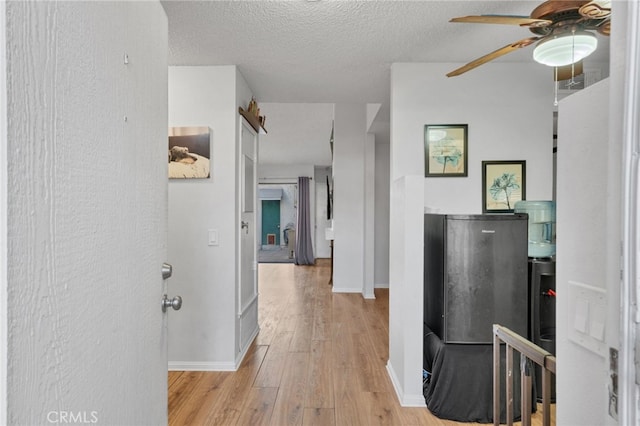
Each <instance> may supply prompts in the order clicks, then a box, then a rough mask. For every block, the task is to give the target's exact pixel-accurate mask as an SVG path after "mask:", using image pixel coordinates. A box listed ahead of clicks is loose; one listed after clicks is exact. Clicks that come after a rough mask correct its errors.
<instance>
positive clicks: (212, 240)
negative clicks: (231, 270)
mask: <svg viewBox="0 0 640 426" xmlns="http://www.w3.org/2000/svg"><path fill="white" fill-rule="evenodd" d="M209 245H210V246H217V245H218V230H217V229H209Z"/></svg>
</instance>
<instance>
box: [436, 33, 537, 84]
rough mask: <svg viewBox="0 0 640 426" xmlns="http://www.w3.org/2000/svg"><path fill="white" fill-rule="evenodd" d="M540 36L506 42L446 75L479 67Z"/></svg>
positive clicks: (451, 75)
mask: <svg viewBox="0 0 640 426" xmlns="http://www.w3.org/2000/svg"><path fill="white" fill-rule="evenodd" d="M542 38H544V37H529V38H525V39H522V40H519V41H516V42H515V43H511V44H507V45H506V46H504V47H501V48H500V49H498V50H494V51H493V52H491V53H489V54H487V55H484V56H482V57H480V58H478V59H476V60H474V61H471V62H469V63H468V64H466V65H465V66H462V67H460V68H458V69H456V70H453V71H451V72H450V73H448V74H447V77H455V76H457V75H460V74H463V73H465V72H467V71H469V70H472V69H474V68H476V67H479V66H480V65H482V64H485V63H487V62H489V61H493V60H494V59H496V58H499V57H500V56H503V55H506V54H507V53H511V52H513V51H514V50H518V49H520V48H522V47H527V46H529V45H530V44H533V43H535V42H536V41H538V40H540V39H542Z"/></svg>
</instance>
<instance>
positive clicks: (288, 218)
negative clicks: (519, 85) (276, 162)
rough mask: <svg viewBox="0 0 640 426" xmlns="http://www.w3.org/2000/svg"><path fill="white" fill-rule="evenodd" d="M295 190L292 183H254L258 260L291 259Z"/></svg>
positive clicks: (276, 260) (292, 260)
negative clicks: (258, 227)
mask: <svg viewBox="0 0 640 426" xmlns="http://www.w3.org/2000/svg"><path fill="white" fill-rule="evenodd" d="M297 192H298V185H297V184H295V183H261V184H258V218H257V221H258V224H259V226H260V230H259V233H258V235H259V241H258V262H259V263H294V261H295V258H294V250H295V227H296V216H297Z"/></svg>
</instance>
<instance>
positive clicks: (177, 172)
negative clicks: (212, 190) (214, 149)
mask: <svg viewBox="0 0 640 426" xmlns="http://www.w3.org/2000/svg"><path fill="white" fill-rule="evenodd" d="M210 163H211V130H210V129H209V128H208V127H171V128H169V178H170V179H192V178H209V177H210V176H211V166H210Z"/></svg>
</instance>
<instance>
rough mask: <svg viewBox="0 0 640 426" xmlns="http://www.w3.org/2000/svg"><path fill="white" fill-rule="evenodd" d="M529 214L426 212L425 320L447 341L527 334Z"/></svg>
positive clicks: (488, 339)
mask: <svg viewBox="0 0 640 426" xmlns="http://www.w3.org/2000/svg"><path fill="white" fill-rule="evenodd" d="M527 232H528V216H527V214H518V213H516V214H513V215H440V214H425V216H424V322H425V324H426V325H427V326H428V327H429V328H430V329H431V330H432V331H433V332H435V333H436V335H437V336H438V337H439V338H440V339H441V340H442V341H443V342H444V343H485V344H486V343H489V344H490V343H492V342H493V329H492V325H493V324H500V325H502V326H505V327H508V328H509V329H511V330H513V331H514V332H516V333H518V334H520V335H522V336H525V337H526V336H528V333H529V330H528V323H529V319H528V315H527V312H528V310H529V306H528V301H529V297H528V280H527V278H528V277H527V262H528V256H527V251H528V242H527Z"/></svg>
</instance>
